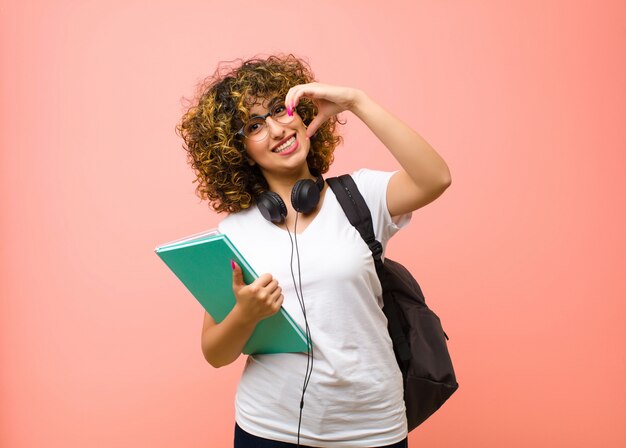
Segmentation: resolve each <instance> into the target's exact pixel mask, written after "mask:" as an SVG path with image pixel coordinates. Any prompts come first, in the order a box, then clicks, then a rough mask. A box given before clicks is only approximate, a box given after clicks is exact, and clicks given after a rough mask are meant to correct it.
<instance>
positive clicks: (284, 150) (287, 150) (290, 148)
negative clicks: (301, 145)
mask: <svg viewBox="0 0 626 448" xmlns="http://www.w3.org/2000/svg"><path fill="white" fill-rule="evenodd" d="M297 148H298V140H297V139H296V135H295V134H294V135H292V136H290V137H286V138H284V139H283V140H281V141H280V142H279V143H278V144H277V145H276V146H274V148H273V149H272V152H273V153H275V154H282V155H287V154H291V153H292V152H294V151H295V150H296V149H297Z"/></svg>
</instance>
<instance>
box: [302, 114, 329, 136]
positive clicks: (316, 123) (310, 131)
mask: <svg viewBox="0 0 626 448" xmlns="http://www.w3.org/2000/svg"><path fill="white" fill-rule="evenodd" d="M326 120H327V117H323V116H322V115H320V114H318V115H316V116H315V118H314V119H313V120H312V121H311V123H309V125H308V126H307V129H306V136H307V137H308V138H311V137H313V135H315V133H316V132H317V130H318V129H319V127H320V126H321V125H323V124H324V122H325V121H326Z"/></svg>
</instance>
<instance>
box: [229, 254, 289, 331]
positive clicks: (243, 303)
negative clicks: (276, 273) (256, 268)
mask: <svg viewBox="0 0 626 448" xmlns="http://www.w3.org/2000/svg"><path fill="white" fill-rule="evenodd" d="M232 268H233V292H234V293H235V299H236V300H237V303H236V304H235V308H234V309H233V311H235V312H236V313H238V314H239V315H240V317H241V318H242V319H245V320H249V321H250V322H253V323H255V324H256V323H258V322H259V321H261V320H263V319H265V318H266V317H269V316H271V315H273V314H276V313H277V312H278V310H280V307H281V306H282V304H283V300H284V297H283V294H282V289H281V288H280V286H278V281H277V280H276V279H275V278H273V277H272V276H271V275H270V274H263V275H261V276H260V277H259V278H257V279H256V280H255V281H254V282H252V283H250V284H249V285H246V284H245V283H244V281H243V273H242V271H241V267H240V266H239V265H238V264H237V263H235V262H234V261H233V262H232Z"/></svg>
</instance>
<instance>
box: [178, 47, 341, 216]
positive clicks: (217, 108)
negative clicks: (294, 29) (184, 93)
mask: <svg viewBox="0 0 626 448" xmlns="http://www.w3.org/2000/svg"><path fill="white" fill-rule="evenodd" d="M235 62H236V63H237V65H236V66H234V67H233V63H222V64H220V65H219V66H218V68H217V70H216V71H215V73H214V74H213V76H210V77H209V78H207V79H206V80H205V81H204V82H203V83H202V84H201V85H200V90H199V94H198V96H197V98H196V99H195V100H194V102H193V104H192V106H191V107H190V108H189V109H188V110H187V112H186V113H185V114H184V115H183V117H182V120H181V122H180V123H179V124H178V125H177V127H176V130H177V132H178V134H179V135H180V136H181V137H182V138H183V140H184V145H183V147H184V148H185V150H186V151H187V160H188V162H189V164H190V165H191V166H192V168H193V170H194V172H195V174H196V179H195V180H194V182H197V183H198V186H197V187H196V194H197V195H198V196H199V197H200V198H201V199H202V200H208V202H209V206H210V207H212V208H213V209H214V210H215V211H216V212H218V213H221V212H229V213H234V212H238V211H241V210H243V209H246V208H249V207H250V206H251V205H253V204H254V203H255V201H256V198H258V197H259V195H260V194H262V193H263V192H265V191H267V189H268V185H267V182H266V180H265V178H264V177H263V175H262V174H261V171H260V169H259V167H258V166H257V165H256V164H255V165H252V166H251V165H250V164H249V163H248V160H249V159H248V156H247V153H246V150H245V147H244V142H243V137H241V136H240V135H238V134H237V132H238V131H239V129H241V127H242V126H243V124H244V123H245V122H246V121H247V120H248V118H249V116H250V114H249V108H250V107H251V105H252V104H253V103H254V102H255V101H256V100H257V99H259V98H263V99H269V98H273V97H276V96H283V97H284V96H285V95H286V94H287V91H288V90H289V89H290V88H291V87H293V86H295V85H297V84H304V83H309V82H312V81H314V76H313V73H312V72H311V68H310V67H309V65H308V64H307V63H306V62H304V61H303V60H301V59H299V58H297V57H296V56H294V55H291V54H290V55H287V56H270V57H268V58H266V59H260V58H254V59H250V60H247V61H235ZM296 111H297V113H298V115H299V116H300V117H301V118H302V121H303V122H304V124H305V125H309V123H311V121H312V120H313V118H314V117H315V115H316V114H317V108H316V107H315V104H313V102H312V101H310V100H307V99H303V100H301V101H300V103H299V104H298V105H297V106H296ZM337 123H338V121H337V118H336V117H333V118H331V119H329V120H327V121H326V122H325V123H324V124H323V125H322V126H321V127H320V128H319V129H318V130H317V132H316V133H315V135H314V136H312V137H311V149H310V151H309V154H308V156H307V163H308V165H309V169H310V170H311V171H312V172H314V173H318V174H324V173H326V172H327V171H328V168H329V167H330V164H331V163H332V161H333V152H334V150H335V148H336V147H337V145H338V144H339V143H340V142H341V137H340V136H339V135H337V134H336V133H335V128H336V125H337Z"/></svg>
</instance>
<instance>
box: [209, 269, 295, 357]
mask: <svg viewBox="0 0 626 448" xmlns="http://www.w3.org/2000/svg"><path fill="white" fill-rule="evenodd" d="M233 292H234V293H235V298H236V300H237V302H236V303H235V306H234V307H233V309H232V310H231V312H230V313H229V314H228V315H227V316H226V318H225V319H224V320H222V321H221V322H220V323H219V324H218V323H216V322H215V321H214V320H213V318H212V317H211V316H210V315H209V314H208V313H205V315H204V323H203V325H202V353H203V354H204V357H205V359H206V360H207V361H208V362H209V363H210V364H211V365H212V366H213V367H222V366H225V365H228V364H230V363H232V362H234V361H235V360H236V359H237V358H238V357H239V355H240V354H241V351H242V350H243V347H244V346H245V344H246V342H247V341H248V339H249V338H250V336H251V335H252V332H253V331H254V329H255V328H256V325H257V324H258V323H259V322H260V321H261V320H263V319H265V318H266V317H269V316H271V315H272V314H275V313H277V312H278V310H279V309H280V307H281V305H282V304H283V295H282V290H281V288H280V287H279V286H278V282H277V281H276V280H275V279H274V278H272V276H271V275H270V274H263V275H262V276H260V277H259V278H257V279H256V280H255V281H254V282H253V283H251V284H249V285H246V284H245V283H244V281H243V276H242V272H241V268H240V267H239V266H237V265H236V264H234V269H233Z"/></svg>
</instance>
